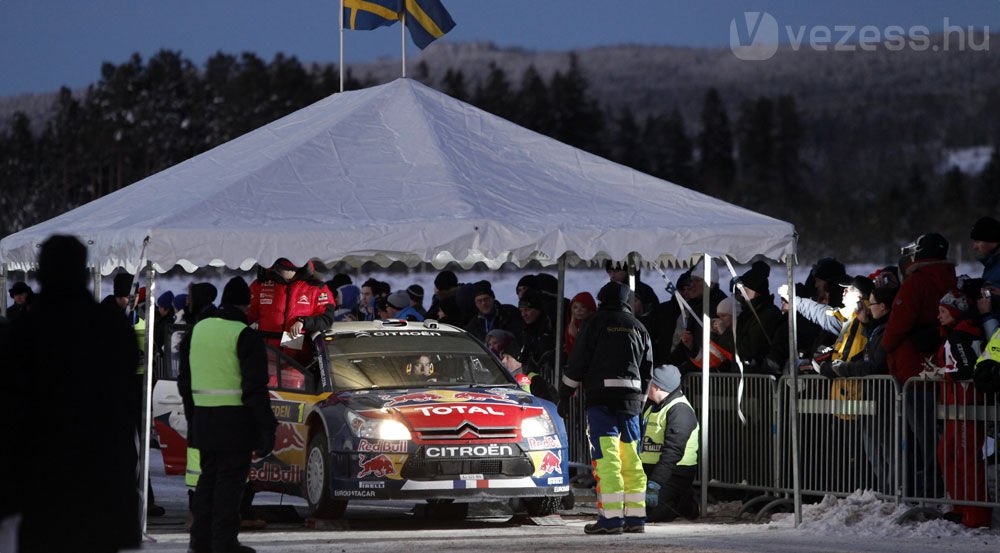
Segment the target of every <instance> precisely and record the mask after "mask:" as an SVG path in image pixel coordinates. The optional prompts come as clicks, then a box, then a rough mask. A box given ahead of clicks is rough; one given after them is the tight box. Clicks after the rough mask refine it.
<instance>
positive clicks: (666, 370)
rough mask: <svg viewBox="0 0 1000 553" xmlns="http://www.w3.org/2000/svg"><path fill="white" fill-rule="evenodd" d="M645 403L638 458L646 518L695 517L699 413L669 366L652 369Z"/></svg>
mask: <svg viewBox="0 0 1000 553" xmlns="http://www.w3.org/2000/svg"><path fill="white" fill-rule="evenodd" d="M648 397H649V402H648V404H647V405H648V407H646V411H645V412H644V413H643V414H642V446H641V447H640V450H639V459H640V460H642V469H643V471H645V473H646V481H647V484H646V520H648V521H650V522H670V521H672V520H674V519H675V518H677V517H678V516H682V517H684V518H687V519H691V520H693V519H696V518H698V514H699V509H698V503H697V502H696V501H695V500H694V493H693V491H692V483H693V482H694V477H695V474H696V472H697V467H698V430H699V426H698V417H697V416H696V415H695V413H694V408H693V407H691V404H690V403H688V400H687V397H685V396H684V390H682V389H681V372H680V370H679V369H678V368H677V367H675V366H673V365H662V366H660V367H657V368H655V369H653V374H652V380H651V382H650V384H649V394H648Z"/></svg>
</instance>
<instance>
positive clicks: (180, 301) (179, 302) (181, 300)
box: [174, 294, 188, 311]
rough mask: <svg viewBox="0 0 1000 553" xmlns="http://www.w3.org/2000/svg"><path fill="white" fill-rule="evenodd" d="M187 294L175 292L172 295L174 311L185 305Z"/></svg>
mask: <svg viewBox="0 0 1000 553" xmlns="http://www.w3.org/2000/svg"><path fill="white" fill-rule="evenodd" d="M187 301H188V295H187V294H177V295H176V296H174V311H180V310H181V309H184V308H185V307H187Z"/></svg>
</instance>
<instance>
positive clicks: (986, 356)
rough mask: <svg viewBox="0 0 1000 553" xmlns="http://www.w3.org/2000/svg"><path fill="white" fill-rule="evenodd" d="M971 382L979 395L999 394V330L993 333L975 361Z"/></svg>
mask: <svg viewBox="0 0 1000 553" xmlns="http://www.w3.org/2000/svg"><path fill="white" fill-rule="evenodd" d="M972 380H973V381H974V382H975V383H976V389H977V390H979V391H980V392H981V393H984V394H995V393H997V392H1000V330H997V331H996V332H994V333H993V336H991V337H990V341H989V342H987V343H986V347H984V348H983V354H982V355H980V356H979V359H977V360H976V368H975V370H974V372H973V373H972Z"/></svg>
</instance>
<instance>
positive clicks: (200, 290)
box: [191, 282, 219, 315]
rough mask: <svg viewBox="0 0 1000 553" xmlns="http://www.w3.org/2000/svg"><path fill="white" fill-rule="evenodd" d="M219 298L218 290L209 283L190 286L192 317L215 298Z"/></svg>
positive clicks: (197, 283)
mask: <svg viewBox="0 0 1000 553" xmlns="http://www.w3.org/2000/svg"><path fill="white" fill-rule="evenodd" d="M218 296H219V289H218V288H216V287H215V285H213V284H212V283H211V282H196V283H194V284H192V285H191V311H193V313H191V314H192V315H198V314H199V313H200V312H201V310H202V309H205V308H206V307H208V306H209V305H212V302H214V301H215V298H217V297H218Z"/></svg>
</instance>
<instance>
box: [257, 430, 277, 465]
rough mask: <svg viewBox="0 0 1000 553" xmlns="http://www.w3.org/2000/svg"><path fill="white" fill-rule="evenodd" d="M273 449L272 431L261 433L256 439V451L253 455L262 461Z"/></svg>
mask: <svg viewBox="0 0 1000 553" xmlns="http://www.w3.org/2000/svg"><path fill="white" fill-rule="evenodd" d="M273 449H274V430H273V429H272V430H270V432H261V434H260V436H258V437H257V449H255V450H254V452H253V454H254V455H256V456H257V458H258V459H263V458H264V457H267V455H268V454H269V453H271V450H273Z"/></svg>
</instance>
